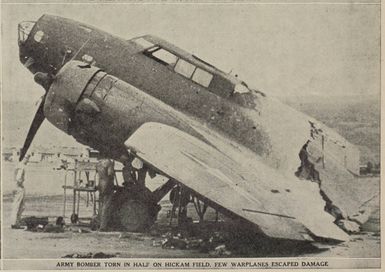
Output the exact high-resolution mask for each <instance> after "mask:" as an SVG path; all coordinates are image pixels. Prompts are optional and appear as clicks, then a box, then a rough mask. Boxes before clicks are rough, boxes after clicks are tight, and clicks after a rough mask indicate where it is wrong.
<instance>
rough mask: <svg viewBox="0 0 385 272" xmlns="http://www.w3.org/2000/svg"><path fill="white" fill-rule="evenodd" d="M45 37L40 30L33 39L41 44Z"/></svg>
mask: <svg viewBox="0 0 385 272" xmlns="http://www.w3.org/2000/svg"><path fill="white" fill-rule="evenodd" d="M43 37H44V32H43V31H41V30H39V31H37V32H36V33H35V36H33V38H34V39H35V41H36V42H41V41H42V39H43Z"/></svg>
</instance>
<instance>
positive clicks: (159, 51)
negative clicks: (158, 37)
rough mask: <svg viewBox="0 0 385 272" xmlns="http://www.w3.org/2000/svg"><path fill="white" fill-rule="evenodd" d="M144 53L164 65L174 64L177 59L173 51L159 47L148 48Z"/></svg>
mask: <svg viewBox="0 0 385 272" xmlns="http://www.w3.org/2000/svg"><path fill="white" fill-rule="evenodd" d="M144 54H145V55H146V56H149V57H151V58H153V59H155V60H156V61H158V62H160V63H162V64H165V65H171V66H174V65H175V63H176V61H177V60H178V57H177V56H175V55H174V54H173V53H170V52H168V51H167V50H164V49H163V48H160V47H154V48H150V49H149V50H147V51H145V52H144Z"/></svg>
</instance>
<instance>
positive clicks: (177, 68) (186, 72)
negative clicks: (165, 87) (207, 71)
mask: <svg viewBox="0 0 385 272" xmlns="http://www.w3.org/2000/svg"><path fill="white" fill-rule="evenodd" d="M180 65H185V66H180ZM188 66H190V67H189V68H188V69H190V68H192V69H190V70H182V69H184V68H187V67H188ZM196 68H197V67H196V66H195V65H194V64H191V63H190V62H188V61H186V60H184V59H182V58H180V59H178V61H177V62H176V64H175V67H174V71H175V72H176V73H178V74H180V75H182V76H184V77H186V78H188V79H191V77H192V75H193V74H194V72H195V70H196Z"/></svg>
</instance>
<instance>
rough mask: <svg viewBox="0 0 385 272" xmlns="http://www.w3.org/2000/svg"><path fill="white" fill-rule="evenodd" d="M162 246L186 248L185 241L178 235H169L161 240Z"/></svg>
mask: <svg viewBox="0 0 385 272" xmlns="http://www.w3.org/2000/svg"><path fill="white" fill-rule="evenodd" d="M162 248H171V249H186V248H187V242H186V240H184V239H181V238H179V237H178V236H174V237H169V238H166V239H165V240H163V241H162Z"/></svg>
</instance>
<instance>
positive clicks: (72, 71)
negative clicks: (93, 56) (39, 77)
mask: <svg viewBox="0 0 385 272" xmlns="http://www.w3.org/2000/svg"><path fill="white" fill-rule="evenodd" d="M97 73H103V74H105V73H104V72H102V70H101V69H99V68H97V67H95V66H90V65H89V64H86V63H83V62H80V61H70V62H68V63H67V64H66V65H65V66H63V68H62V69H60V71H59V73H58V74H57V75H56V77H55V79H54V81H53V82H52V85H51V87H50V88H49V91H48V93H47V98H46V101H45V104H44V114H45V117H46V118H47V119H48V120H49V121H50V122H51V123H52V124H53V125H54V126H56V127H57V128H59V129H60V130H63V131H64V132H66V133H67V134H70V124H71V120H73V116H74V114H75V108H76V105H77V103H78V102H79V99H80V97H81V96H82V94H83V92H84V90H85V88H86V87H87V85H88V83H89V82H90V81H91V79H92V78H93V77H94V76H95V75H96V74H97Z"/></svg>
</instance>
